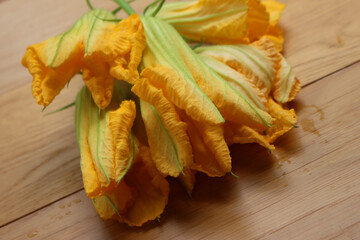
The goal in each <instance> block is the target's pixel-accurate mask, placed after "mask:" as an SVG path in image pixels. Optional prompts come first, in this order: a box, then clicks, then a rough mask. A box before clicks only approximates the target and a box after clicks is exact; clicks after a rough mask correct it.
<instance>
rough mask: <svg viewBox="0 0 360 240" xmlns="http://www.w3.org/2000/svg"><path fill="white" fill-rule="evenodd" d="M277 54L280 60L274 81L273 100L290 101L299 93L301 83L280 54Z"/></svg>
mask: <svg viewBox="0 0 360 240" xmlns="http://www.w3.org/2000/svg"><path fill="white" fill-rule="evenodd" d="M279 56H280V59H281V60H280V62H279V69H278V70H277V73H276V77H275V81H274V88H273V95H274V98H275V100H276V101H278V102H280V103H284V102H290V101H292V100H294V98H295V97H296V95H297V94H298V93H299V91H300V89H301V84H300V81H299V79H297V78H296V76H295V73H294V71H293V70H292V67H291V65H290V64H289V63H288V62H287V61H286V59H285V58H284V57H283V56H282V55H281V54H279Z"/></svg>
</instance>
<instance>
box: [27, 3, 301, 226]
mask: <svg viewBox="0 0 360 240" xmlns="http://www.w3.org/2000/svg"><path fill="white" fill-rule="evenodd" d="M115 2H117V3H118V4H119V5H120V7H121V8H122V9H123V10H124V11H125V12H126V13H128V15H129V17H128V18H126V19H123V20H118V19H116V16H115V14H116V12H117V11H118V10H119V9H120V8H119V9H117V10H115V11H114V12H110V11H106V10H103V9H93V8H92V6H91V4H90V3H89V2H88V3H89V6H90V7H91V11H89V12H88V13H87V14H85V15H84V16H82V17H81V18H80V19H79V20H78V21H77V22H76V23H75V24H74V25H73V26H72V27H71V28H70V29H69V30H68V31H67V32H65V33H63V34H60V35H58V36H56V37H52V38H50V39H48V40H46V41H44V42H42V43H39V44H34V45H31V46H29V47H28V48H27V51H26V53H25V56H24V57H23V59H22V64H23V65H24V66H25V67H26V68H28V70H29V72H30V74H31V75H32V76H33V82H32V91H33V96H34V98H35V99H36V100H37V102H38V103H39V104H41V105H43V106H44V107H46V106H47V105H49V104H50V103H51V102H52V101H53V100H54V98H55V97H56V96H57V95H58V94H59V93H60V91H61V89H62V88H64V86H65V85H66V84H67V83H68V82H69V81H70V80H71V78H72V77H74V75H75V74H77V73H79V72H80V73H81V74H82V78H83V80H84V83H85V86H84V87H83V89H82V90H81V91H80V92H79V93H78V95H77V98H76V103H75V105H76V111H75V114H76V134H77V139H78V143H79V149H80V153H81V162H80V164H81V171H82V176H83V182H84V188H85V192H86V194H87V196H88V197H89V198H91V199H92V201H93V203H94V206H95V208H96V210H97V212H98V213H99V215H100V216H101V217H102V218H104V219H116V220H118V221H120V222H125V223H127V224H128V225H130V226H141V225H142V224H143V223H145V222H147V221H149V220H154V219H156V218H158V217H159V216H160V214H161V213H162V212H163V210H164V208H165V206H166V204H167V201H168V194H169V184H168V182H167V180H166V177H167V176H171V177H175V178H179V179H180V180H181V181H182V182H183V184H184V186H185V187H186V189H187V191H188V192H189V193H191V191H192V190H193V188H194V184H195V174H196V172H203V173H205V174H207V175H208V176H210V177H221V176H224V175H225V174H227V173H229V172H231V157H230V152H229V148H228V145H230V144H233V143H258V144H260V145H261V146H264V147H265V148H268V149H269V150H271V149H274V145H273V142H274V141H275V140H276V138H278V137H279V136H281V135H283V134H284V133H286V132H287V131H289V130H290V129H292V128H293V127H294V124H295V123H296V120H297V119H296V115H295V112H294V110H293V109H291V110H288V109H287V108H286V103H287V102H289V101H291V100H293V99H294V98H295V96H296V95H297V93H298V92H299V90H300V83H299V81H298V79H297V78H296V77H295V75H294V73H293V71H292V68H291V66H290V65H289V64H288V63H287V61H286V60H285V58H284V57H283V56H282V55H281V54H280V51H281V50H282V44H283V36H282V31H281V29H280V28H279V27H278V26H277V23H278V20H279V18H280V15H281V11H282V10H283V8H284V5H283V4H280V3H278V2H276V1H273V0H267V1H259V0H222V1H219V0H198V1H195V2H182V1H180V2H173V3H164V1H163V0H162V1H159V0H157V1H155V2H154V3H152V4H151V5H149V6H148V7H147V8H146V9H145V11H144V14H142V15H141V16H139V15H138V14H136V13H135V12H134V10H133V9H132V8H131V7H130V5H129V4H128V3H127V2H125V1H124V0H115ZM189 42H191V43H196V42H198V43H199V42H200V44H197V45H194V44H189Z"/></svg>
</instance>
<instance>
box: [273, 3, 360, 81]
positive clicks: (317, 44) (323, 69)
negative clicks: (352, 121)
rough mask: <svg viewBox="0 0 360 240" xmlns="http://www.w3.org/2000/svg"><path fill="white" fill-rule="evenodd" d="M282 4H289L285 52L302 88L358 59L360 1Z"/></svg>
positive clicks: (282, 22)
mask: <svg viewBox="0 0 360 240" xmlns="http://www.w3.org/2000/svg"><path fill="white" fill-rule="evenodd" d="M280 2H284V3H286V4H287V7H286V8H285V11H284V14H283V17H282V18H281V20H280V26H282V27H283V28H284V31H285V51H284V53H285V55H286V58H287V59H288V60H289V62H290V63H291V64H292V65H293V67H294V70H295V72H296V73H297V75H298V77H299V79H300V80H301V82H302V84H303V85H304V84H308V83H310V82H313V81H314V80H317V79H319V78H321V77H323V76H326V75H328V74H330V73H332V72H334V71H336V70H338V69H340V68H343V67H345V66H347V65H349V64H350V63H354V62H356V61H358V60H359V56H360V44H359V42H360V18H359V17H357V15H358V12H359V9H360V1H352V0H344V1H335V0H334V1H329V0H316V1H314V0H301V1H296V0H286V1H280Z"/></svg>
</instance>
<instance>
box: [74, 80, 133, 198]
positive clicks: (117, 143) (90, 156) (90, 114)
mask: <svg viewBox="0 0 360 240" xmlns="http://www.w3.org/2000/svg"><path fill="white" fill-rule="evenodd" d="M125 98H126V96H122V95H121V90H120V86H119V84H116V88H115V91H114V97H113V98H112V101H111V103H110V104H109V106H108V107H107V108H105V109H104V110H101V109H100V108H99V107H98V106H97V105H96V104H95V103H94V101H93V99H92V97H91V93H90V92H89V90H88V89H87V88H86V87H83V89H82V90H81V91H80V92H79V93H78V95H77V98H76V113H75V127H76V133H77V139H78V143H79V149H80V154H81V162H80V166H81V170H82V173H83V181H84V187H85V191H86V194H87V195H88V196H89V197H91V198H94V197H98V196H101V195H103V194H104V193H105V192H107V191H110V190H112V189H113V188H114V187H115V186H116V185H117V184H118V183H119V182H120V181H121V180H122V178H123V177H124V176H125V175H126V173H127V171H128V170H129V169H130V167H131V164H132V162H133V161H134V158H135V155H136V154H137V152H138V146H137V145H138V144H137V142H136V141H135V138H134V136H133V134H132V132H131V128H132V125H133V122H134V119H135V116H136V107H135V103H134V102H133V101H128V100H124V99H125Z"/></svg>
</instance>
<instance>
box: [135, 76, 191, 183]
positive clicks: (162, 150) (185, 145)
mask: <svg viewBox="0 0 360 240" xmlns="http://www.w3.org/2000/svg"><path fill="white" fill-rule="evenodd" d="M132 91H133V92H134V93H135V94H136V95H137V96H139V97H140V98H141V99H142V100H141V101H140V104H141V114H142V117H143V120H144V123H145V127H146V133H147V137H148V143H149V146H150V151H151V155H152V159H153V161H154V162H155V165H156V167H157V169H158V170H159V171H160V172H161V173H163V174H164V175H165V176H166V175H170V176H173V177H178V176H179V174H180V173H181V172H183V169H184V168H186V167H188V166H189V165H190V164H191V163H192V162H193V155H192V151H191V145H190V140H189V137H188V135H187V126H186V124H185V123H184V122H182V121H181V120H180V118H179V116H178V114H177V113H176V110H175V107H174V105H173V104H171V103H170V102H169V101H168V100H167V99H166V98H165V97H164V95H163V93H162V91H161V90H159V89H156V88H155V87H153V86H151V85H150V84H149V82H148V81H147V79H144V78H142V79H140V80H138V81H137V82H136V83H135V85H134V87H133V88H132Z"/></svg>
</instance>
